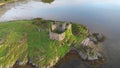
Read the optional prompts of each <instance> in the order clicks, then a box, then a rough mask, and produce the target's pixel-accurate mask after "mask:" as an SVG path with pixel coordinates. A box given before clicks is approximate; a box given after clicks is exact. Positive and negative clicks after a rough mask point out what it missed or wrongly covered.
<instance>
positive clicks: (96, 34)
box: [92, 33, 105, 42]
mask: <svg viewBox="0 0 120 68" xmlns="http://www.w3.org/2000/svg"><path fill="white" fill-rule="evenodd" d="M92 35H93V36H94V37H95V38H96V39H97V41H98V42H103V41H104V39H105V36H104V35H103V34H101V33H93V34H92Z"/></svg>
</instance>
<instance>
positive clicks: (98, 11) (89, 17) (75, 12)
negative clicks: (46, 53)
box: [0, 0, 120, 68]
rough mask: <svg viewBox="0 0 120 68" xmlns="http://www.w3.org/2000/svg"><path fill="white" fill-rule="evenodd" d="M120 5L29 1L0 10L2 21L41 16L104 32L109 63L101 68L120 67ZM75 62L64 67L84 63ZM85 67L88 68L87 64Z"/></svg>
mask: <svg viewBox="0 0 120 68" xmlns="http://www.w3.org/2000/svg"><path fill="white" fill-rule="evenodd" d="M119 3H120V2H117V1H113V0H110V1H108V0H107V1H104V0H100V1H99V0H98V1H95V0H91V1H88V0H70V1H69V0H55V1H54V2H52V3H50V4H49V3H43V2H40V1H37V0H26V1H22V2H17V3H11V4H7V5H5V6H2V7H0V21H10V20H23V19H32V18H37V17H41V18H44V19H52V20H59V21H68V22H70V21H72V22H76V23H81V24H84V25H86V26H87V27H88V28H89V29H90V30H91V31H92V32H99V33H103V34H104V35H105V36H106V37H107V39H106V41H105V42H104V43H103V47H104V52H105V56H106V58H107V63H106V64H104V65H101V66H100V67H99V68H120V64H119V60H120V36H119V35H120V31H119V30H120V23H119V22H120V19H119V18H120V13H119V12H120V5H119ZM73 60H74V58H73V59H72V60H69V61H68V63H65V64H63V65H61V66H62V68H67V67H68V68H69V67H72V65H74V67H75V68H79V67H80V66H81V64H79V63H80V62H79V61H77V60H74V61H73ZM71 63H72V64H71ZM82 66H83V67H84V68H88V67H86V66H85V65H84V64H83V65H82Z"/></svg>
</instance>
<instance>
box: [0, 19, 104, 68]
mask: <svg viewBox="0 0 120 68" xmlns="http://www.w3.org/2000/svg"><path fill="white" fill-rule="evenodd" d="M103 38H104V36H103V35H102V34H99V33H90V31H89V30H88V29H87V28H86V26H84V25H81V24H77V23H74V22H63V21H53V20H44V19H42V18H36V19H33V20H19V21H9V22H1V23H0V68H10V67H13V68H16V67H17V66H18V67H23V68H25V66H27V64H31V65H33V66H35V67H40V68H52V67H53V66H55V65H56V64H57V63H58V61H60V60H61V59H62V58H63V57H64V56H65V55H66V54H67V53H69V52H70V51H71V50H74V51H75V52H76V53H77V54H78V55H79V57H80V58H81V59H82V60H86V61H89V62H90V61H95V60H99V59H100V58H103V55H102V53H101V48H99V47H100V45H98V44H99V42H101V41H102V40H103Z"/></svg>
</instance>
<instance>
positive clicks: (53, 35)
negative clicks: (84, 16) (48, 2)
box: [49, 23, 71, 41]
mask: <svg viewBox="0 0 120 68" xmlns="http://www.w3.org/2000/svg"><path fill="white" fill-rule="evenodd" d="M70 28H71V24H68V23H64V24H63V23H62V24H61V23H55V24H53V25H52V26H51V31H50V33H49V36H50V39H52V40H58V41H62V40H63V39H64V38H65V30H67V29H70ZM55 29H59V30H60V31H61V30H62V31H64V32H62V33H55V32H54V30H55Z"/></svg>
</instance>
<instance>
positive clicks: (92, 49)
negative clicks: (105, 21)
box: [78, 34, 103, 60]
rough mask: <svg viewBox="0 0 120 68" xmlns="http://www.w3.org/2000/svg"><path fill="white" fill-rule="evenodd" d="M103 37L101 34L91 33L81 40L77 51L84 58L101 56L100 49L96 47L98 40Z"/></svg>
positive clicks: (94, 58) (95, 58) (92, 58)
mask: <svg viewBox="0 0 120 68" xmlns="http://www.w3.org/2000/svg"><path fill="white" fill-rule="evenodd" d="M102 38H103V35H100V34H99V35H95V36H94V35H92V36H89V37H87V38H86V39H84V40H83V41H82V42H81V45H80V47H79V50H78V53H79V55H80V57H81V58H82V59H84V60H98V59H99V58H101V57H102V55H101V53H100V49H99V48H98V47H100V46H99V44H98V42H99V40H101V39H102Z"/></svg>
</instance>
